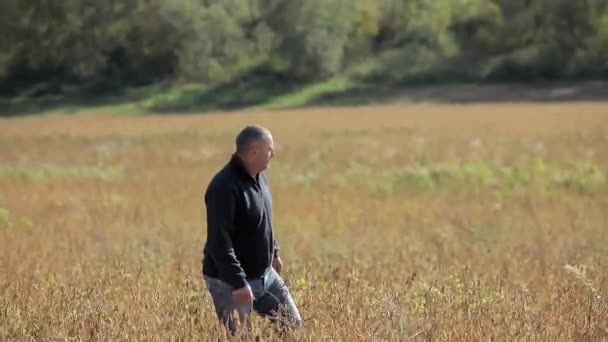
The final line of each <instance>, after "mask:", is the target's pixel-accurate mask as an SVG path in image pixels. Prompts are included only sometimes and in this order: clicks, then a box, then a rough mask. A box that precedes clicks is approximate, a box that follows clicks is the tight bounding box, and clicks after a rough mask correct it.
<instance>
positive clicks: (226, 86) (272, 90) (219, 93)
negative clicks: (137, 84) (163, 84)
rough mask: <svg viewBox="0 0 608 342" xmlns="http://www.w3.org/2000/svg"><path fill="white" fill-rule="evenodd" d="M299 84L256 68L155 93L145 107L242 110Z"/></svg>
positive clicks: (165, 110)
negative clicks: (217, 80) (208, 82)
mask: <svg viewBox="0 0 608 342" xmlns="http://www.w3.org/2000/svg"><path fill="white" fill-rule="evenodd" d="M300 87H301V85H298V84H296V83H293V82H289V81H287V80H285V79H283V78H281V77H280V75H277V74H274V73H270V72H264V70H262V69H255V70H252V71H250V72H248V73H246V74H244V75H242V76H241V77H238V78H235V79H232V80H230V81H227V82H224V83H222V84H219V85H217V86H215V87H212V88H208V89H204V88H202V87H200V86H198V87H197V86H195V87H192V88H190V89H188V88H184V89H182V90H178V91H174V92H168V93H166V94H163V95H159V96H155V97H152V98H150V99H148V100H147V101H145V103H144V104H143V108H144V109H145V110H146V111H148V112H152V113H180V112H211V111H233V110H241V109H245V108H249V107H254V106H261V105H264V104H266V103H268V102H270V101H272V99H274V98H277V97H279V96H282V95H285V94H289V93H291V92H295V91H297V90H298V89H299V88H300Z"/></svg>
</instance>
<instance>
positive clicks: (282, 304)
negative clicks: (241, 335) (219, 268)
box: [204, 267, 302, 332]
mask: <svg viewBox="0 0 608 342" xmlns="http://www.w3.org/2000/svg"><path fill="white" fill-rule="evenodd" d="M204 279H205V283H206V285H207V289H208V290H209V293H210V294H211V298H212V299H213V305H214V307H215V312H216V314H217V316H218V319H219V320H220V321H221V322H222V323H223V324H224V325H225V326H226V327H227V328H228V329H229V330H230V331H231V332H235V331H236V321H235V319H234V316H233V314H234V313H235V312H236V313H237V314H238V315H239V316H240V317H241V320H246V319H247V318H248V317H249V315H250V314H251V312H250V311H251V308H249V307H247V306H240V305H237V304H236V303H235V302H234V301H233V299H232V290H233V289H232V286H230V285H228V284H227V283H225V282H223V281H222V280H219V279H216V278H211V277H208V276H204ZM247 282H248V283H249V286H250V287H251V291H252V292H253V297H254V301H253V309H254V310H255V311H256V312H257V313H258V314H260V315H262V316H265V317H269V318H270V319H271V320H273V321H275V322H276V321H279V323H280V324H281V326H282V327H285V326H291V327H299V326H300V325H301V324H302V318H301V317H300V313H299V312H298V308H297V307H296V304H295V303H294V301H293V298H292V297H291V294H290V293H289V290H288V289H287V285H286V284H285V282H284V281H283V279H282V278H281V276H280V275H279V274H278V273H277V272H276V271H275V270H274V268H272V267H270V268H269V269H268V271H266V273H265V274H264V276H263V277H260V278H259V279H254V280H248V281H247Z"/></svg>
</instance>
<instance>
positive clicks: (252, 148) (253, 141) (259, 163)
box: [236, 125, 274, 174]
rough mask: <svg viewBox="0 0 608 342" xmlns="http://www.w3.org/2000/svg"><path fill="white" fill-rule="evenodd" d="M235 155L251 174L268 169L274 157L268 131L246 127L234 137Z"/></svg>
mask: <svg viewBox="0 0 608 342" xmlns="http://www.w3.org/2000/svg"><path fill="white" fill-rule="evenodd" d="M236 154H237V155H238V156H239V158H241V160H242V161H243V163H245V166H246V167H247V169H248V170H249V172H250V173H252V174H257V173H260V172H262V171H264V170H266V168H267V167H268V163H269V162H270V159H272V158H273V157H274V142H273V140H272V134H271V133H270V131H269V130H268V129H266V128H264V127H261V126H257V125H254V126H246V127H244V128H243V129H241V131H240V132H239V134H238V135H237V136H236Z"/></svg>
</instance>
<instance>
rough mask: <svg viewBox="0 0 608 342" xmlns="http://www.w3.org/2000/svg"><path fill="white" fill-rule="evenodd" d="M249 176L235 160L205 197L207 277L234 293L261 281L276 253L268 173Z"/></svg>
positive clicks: (234, 158)
mask: <svg viewBox="0 0 608 342" xmlns="http://www.w3.org/2000/svg"><path fill="white" fill-rule="evenodd" d="M256 178H257V179H254V178H253V177H251V176H250V175H249V173H248V172H247V170H246V169H245V167H244V166H243V164H242V162H241V160H240V159H239V158H238V157H237V156H236V155H233V156H232V158H231V159H230V161H229V162H228V163H227V164H226V165H225V166H224V168H222V169H221V170H220V171H219V172H218V173H217V174H216V175H215V176H214V177H213V179H212V180H211V182H210V183H209V186H208V187H207V190H206V192H205V205H206V209H207V241H206V243H205V247H204V250H203V265H202V266H203V270H202V271H203V274H205V275H207V276H209V277H213V278H218V279H220V280H223V281H224V282H226V283H228V284H230V285H231V286H232V287H233V288H234V289H238V288H241V287H243V286H245V281H246V279H253V278H259V277H261V276H262V275H263V274H264V272H265V271H266V270H267V269H268V268H269V267H270V266H271V264H272V259H273V257H274V256H276V255H277V253H278V245H277V243H276V241H275V239H274V236H273V229H272V198H271V194H270V190H269V188H268V180H267V177H266V175H265V173H260V174H259V175H258V177H256Z"/></svg>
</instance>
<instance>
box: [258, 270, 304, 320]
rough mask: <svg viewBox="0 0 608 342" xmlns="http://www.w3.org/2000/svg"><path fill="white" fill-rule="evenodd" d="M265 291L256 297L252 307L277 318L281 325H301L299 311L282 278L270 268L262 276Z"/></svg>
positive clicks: (264, 314)
mask: <svg viewBox="0 0 608 342" xmlns="http://www.w3.org/2000/svg"><path fill="white" fill-rule="evenodd" d="M264 290H265V293H264V294H263V295H262V296H261V297H259V298H256V300H255V301H254V303H253V307H254V309H255V310H256V311H257V312H258V313H259V314H260V315H263V316H270V317H271V318H272V319H273V320H277V319H278V320H279V321H280V323H281V325H287V326H290V327H292V328H298V327H300V326H301V325H302V318H301V317H300V312H299V311H298V308H297V306H296V304H295V302H294V300H293V298H292V297H291V294H290V293H289V289H288V288H287V285H286V284H285V282H284V281H283V278H281V276H280V275H279V274H278V273H277V272H276V271H275V270H274V269H271V270H270V271H269V272H268V274H267V275H266V277H265V278H264Z"/></svg>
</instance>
